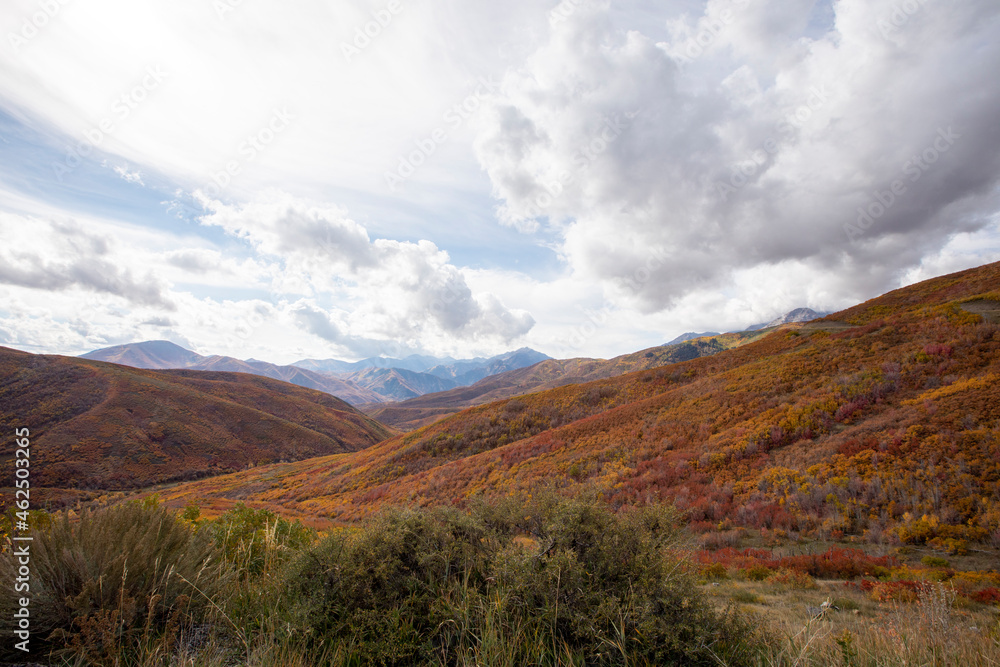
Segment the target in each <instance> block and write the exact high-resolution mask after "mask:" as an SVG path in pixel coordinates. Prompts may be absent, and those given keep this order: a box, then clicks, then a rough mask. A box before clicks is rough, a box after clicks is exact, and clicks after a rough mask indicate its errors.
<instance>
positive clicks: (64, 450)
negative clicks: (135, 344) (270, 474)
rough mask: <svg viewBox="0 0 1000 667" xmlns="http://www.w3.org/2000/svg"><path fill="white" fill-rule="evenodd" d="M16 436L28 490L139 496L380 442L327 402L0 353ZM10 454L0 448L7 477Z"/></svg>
mask: <svg viewBox="0 0 1000 667" xmlns="http://www.w3.org/2000/svg"><path fill="white" fill-rule="evenodd" d="M24 426H26V427H28V428H29V429H30V430H31V481H32V489H33V490H37V489H40V488H42V487H48V488H49V489H71V488H72V489H126V488H136V487H144V486H148V485H150V484H154V483H160V482H165V481H168V480H177V479H195V478H198V477H204V476H206V475H214V474H219V473H225V472H232V471H234V470H242V469H245V468H247V467H248V466H254V465H260V464H263V463H270V462H275V461H295V460H299V459H303V458H307V457H312V456H318V455H322V454H332V453H336V452H349V451H356V450H359V449H363V448H365V447H369V446H371V445H372V444H374V443H376V442H378V441H380V440H382V439H384V438H385V437H387V436H388V435H390V431H389V430H388V429H386V428H385V427H384V426H382V425H381V424H379V423H378V422H376V421H374V420H372V419H370V418H368V417H366V416H364V415H363V414H361V413H359V412H358V411H357V410H355V409H354V408H352V407H351V406H349V405H348V404H347V403H345V402H343V401H341V400H339V399H337V398H335V397H333V396H329V395H327V394H325V393H321V392H318V391H314V390H311V389H305V388H302V387H297V386H295V385H291V384H286V383H283V382H279V381H276V380H271V379H268V378H264V377H259V376H254V375H244V374H237V373H222V372H205V371H189V370H175V371H151V370H140V369H133V368H128V367H126V366H119V365H115V364H108V363H103V362H99V361H91V360H85V359H79V358H73V357H61V356H49V355H33V354H28V353H26V352H20V351H17V350H11V349H7V348H0V429H2V430H3V431H4V432H5V433H13V431H14V429H15V428H16V427H24ZM13 447H14V443H13V439H12V438H5V439H4V440H3V441H2V444H0V459H2V460H3V462H4V463H5V464H6V465H9V466H10V468H9V469H11V470H13V462H12V461H11V460H10V459H11V458H12V456H13ZM49 495H50V496H53V495H58V494H57V493H50V494H49ZM8 497H9V496H8ZM33 497H34V496H33Z"/></svg>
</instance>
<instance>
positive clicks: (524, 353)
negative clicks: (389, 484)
mask: <svg viewBox="0 0 1000 667" xmlns="http://www.w3.org/2000/svg"><path fill="white" fill-rule="evenodd" d="M81 358H83V359H91V360H95V361H105V362H109V363H115V364H122V365H124V366H131V367H133V368H144V369H153V370H157V369H158V370H163V369H187V370H203V371H229V372H237V373H250V374H253V375H262V376H264V377H269V378H273V379H276V380H282V381H284V382H290V383H291V384H295V385H298V386H300V387H308V388H310V389H316V390H319V391H322V392H325V393H327V394H332V395H334V396H337V397H339V398H341V399H343V400H345V401H347V402H348V403H351V404H352V405H360V404H374V403H382V402H385V401H402V400H406V399H408V398H413V397H416V396H420V395H422V394H426V393H429V392H437V391H444V390H447V389H452V388H454V387H459V386H464V385H468V384H472V383H473V382H476V381H477V380H480V379H482V378H484V377H487V376H489V375H493V374H496V373H502V372H504V371H507V370H511V369H515V368H521V367H523V366H529V365H531V364H535V363H537V362H539V361H542V360H544V359H548V358H549V357H548V356H547V355H544V354H542V353H541V352H536V351H535V350H532V349H529V348H522V349H520V350H515V351H513V352H507V353H504V354H500V355H497V356H494V357H489V358H485V357H483V358H476V359H461V360H456V359H452V358H450V357H445V358H437V357H429V356H420V355H412V356H409V357H406V358H405V359H391V358H383V357H374V358H370V359H363V360H361V361H357V362H346V361H340V360H337V359H303V360H301V361H298V362H296V363H294V364H291V365H287V366H280V365H277V364H272V363H269V362H266V361H258V360H256V359H247V360H241V359H237V358H235V357H227V356H221V355H211V356H204V355H201V354H198V353H196V352H192V351H191V350H188V349H185V348H183V347H181V346H180V345H176V344H175V343H171V342H169V341H165V340H155V341H145V342H141V343H130V344H126V345H116V346H114V347H106V348H102V349H99V350H94V351H92V352H88V353H87V354H84V355H81Z"/></svg>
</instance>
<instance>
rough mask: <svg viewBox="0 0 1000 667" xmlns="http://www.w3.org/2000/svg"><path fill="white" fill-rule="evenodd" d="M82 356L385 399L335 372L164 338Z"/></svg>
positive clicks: (347, 397) (352, 398)
mask: <svg viewBox="0 0 1000 667" xmlns="http://www.w3.org/2000/svg"><path fill="white" fill-rule="evenodd" d="M80 358H81V359H92V360H95V361H107V362H110V363H114V364H122V365H124V366H131V367H133V368H145V369H153V370H167V369H189V370H198V371H226V372H230V373H250V374H252V375H262V376H264V377H269V378H273V379H275V380H281V381H282V382H290V383H291V384H296V385H298V386H300V387H306V388H308V389H315V390H317V391H322V392H324V393H326V394H331V395H333V396H336V397H337V398H339V399H342V400H344V401H347V402H348V403H351V404H353V405H358V404H360V403H371V402H379V401H382V400H385V399H384V398H383V397H382V396H381V395H379V394H377V393H375V392H373V391H371V390H369V389H365V388H364V387H359V386H358V385H356V384H354V383H353V382H350V381H349V380H344V379H341V378H338V377H335V376H332V375H326V374H323V373H317V372H314V371H310V370H306V369H304V368H299V367H298V366H279V365H277V364H272V363H268V362H266V361H256V360H253V359H250V360H247V361H243V360H241V359H236V358H235V357H226V356H222V355H218V354H215V355H211V356H204V355H201V354H197V353H196V352H192V351H191V350H187V349H185V348H183V347H181V346H179V345H175V344H174V343H171V342H169V341H165V340H151V341H145V342H142V343H130V344H128V345H116V346H114V347H106V348H103V349H100V350H94V351H93V352H88V353H87V354H84V355H81V356H80Z"/></svg>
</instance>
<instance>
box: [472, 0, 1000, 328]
mask: <svg viewBox="0 0 1000 667" xmlns="http://www.w3.org/2000/svg"><path fill="white" fill-rule="evenodd" d="M811 6H812V3H811V2H801V3H792V5H791V6H786V5H781V6H780V7H779V6H777V5H775V4H774V3H770V4H767V3H752V4H750V5H748V4H747V3H745V2H729V3H724V2H714V0H713V2H710V3H709V4H708V6H707V8H706V10H705V15H703V16H701V17H688V18H682V19H678V20H676V21H673V22H672V23H671V24H670V25H669V26H668V27H669V28H670V32H671V34H672V35H673V39H674V40H675V43H667V42H662V43H656V42H655V41H654V40H653V39H652V38H650V37H648V36H646V35H645V34H644V33H643V32H641V31H638V30H634V31H622V30H620V29H618V28H617V27H615V25H614V24H613V23H612V21H611V20H610V18H609V12H608V9H607V6H606V5H604V4H599V3H594V4H589V5H585V6H584V7H581V8H580V9H579V10H577V11H576V12H574V13H573V14H572V15H571V16H570V17H569V18H568V19H566V20H564V21H560V22H556V23H553V25H552V28H551V34H550V36H549V39H548V41H547V42H546V43H544V44H543V45H542V46H541V47H540V48H539V49H538V50H537V51H536V52H535V53H534V54H533V55H532V56H531V57H529V58H528V59H527V61H526V62H525V64H524V65H523V67H521V68H519V69H517V70H516V71H512V72H510V73H509V74H508V75H507V76H506V77H505V79H504V81H503V86H502V93H501V94H500V95H498V96H495V97H494V98H493V99H492V102H491V108H490V112H489V113H488V114H487V115H485V116H484V117H483V118H484V123H483V126H482V128H481V130H480V134H479V138H478V140H477V154H478V156H479V160H480V162H481V163H482V165H483V167H484V168H485V169H486V170H487V172H488V173H489V175H490V177H491V181H492V184H493V188H494V194H495V196H497V197H498V198H499V199H500V201H501V207H500V215H501V218H502V219H503V220H505V221H507V222H508V223H510V224H514V225H516V226H518V227H519V228H521V229H524V230H526V231H531V230H532V229H534V228H535V226H536V225H538V224H540V223H543V222H544V223H546V224H548V225H549V226H551V227H552V228H553V229H555V230H557V231H558V232H559V233H560V234H561V236H562V239H563V244H562V250H563V252H564V253H565V256H566V257H567V259H568V261H569V263H570V265H571V268H572V270H573V271H574V273H576V274H580V275H584V276H588V277H591V278H593V279H595V280H599V281H601V282H602V283H603V284H604V285H605V290H606V292H607V293H611V294H614V293H617V294H618V295H619V296H618V298H624V299H626V300H628V301H629V303H631V304H632V305H634V306H635V307H637V308H639V309H640V310H641V311H643V312H646V313H656V312H662V311H663V310H664V309H670V308H671V307H674V306H676V305H677V304H678V303H680V301H681V300H682V299H683V298H684V297H685V295H689V294H693V293H697V292H700V291H703V290H706V289H709V290H720V289H723V288H724V287H725V286H727V285H731V284H732V281H733V279H734V275H735V274H734V272H736V273H739V272H741V271H748V270H751V271H752V270H758V272H759V273H767V274H770V275H774V276H775V278H776V279H778V280H779V281H780V280H781V279H782V277H781V276H782V271H781V269H782V267H783V266H785V265H786V264H787V263H789V262H792V263H795V264H802V265H803V266H805V267H806V268H807V270H806V271H805V272H803V274H802V279H803V280H806V281H808V282H809V283H811V284H812V285H813V286H814V288H813V289H814V291H821V290H820V285H822V284H824V283H826V284H832V285H837V287H838V291H835V292H834V293H832V294H830V295H829V297H830V299H831V301H842V300H843V299H844V298H845V297H853V298H863V297H865V296H870V295H871V294H872V293H873V291H881V290H884V289H888V288H891V287H894V286H895V285H896V284H897V282H898V280H899V276H900V275H901V274H902V273H903V272H904V271H905V270H907V269H908V268H910V267H913V266H915V265H917V264H919V263H920V261H921V258H922V257H924V256H925V255H927V254H928V253H933V252H935V251H936V249H938V248H940V247H941V246H942V245H943V244H944V243H946V242H947V240H948V239H949V238H950V237H951V236H952V235H954V234H959V233H964V232H970V231H974V230H976V229H981V228H983V227H984V226H985V225H986V224H987V222H988V220H989V216H990V215H991V214H992V213H993V212H994V211H996V210H997V204H998V197H997V182H998V174H1000V135H998V134H997V133H996V132H995V117H996V110H997V108H1000V91H998V90H997V88H996V86H995V72H996V71H997V69H998V68H1000V47H998V42H997V41H996V40H995V35H996V33H997V28H998V16H1000V7H998V6H996V5H995V4H991V3H967V4H963V5H961V6H955V7H949V8H945V7H943V6H938V5H935V4H933V3H926V4H924V5H922V6H921V9H920V11H918V12H916V13H915V14H913V15H912V16H909V17H908V19H907V22H906V24H905V25H904V26H902V27H901V28H899V29H896V30H893V31H891V34H890V35H889V36H888V37H883V35H882V34H881V32H880V28H879V21H880V20H882V19H883V18H884V17H888V16H890V15H891V13H892V12H893V11H894V10H893V7H894V4H893V3H892V2H890V1H888V0H881V1H879V2H867V1H865V2H862V0H841V1H840V2H838V3H836V4H835V5H834V8H835V10H836V23H835V25H834V26H833V30H831V31H829V32H827V33H825V34H823V35H821V36H818V37H815V38H809V37H805V36H803V35H802V32H803V30H804V26H805V24H806V22H807V19H808V18H809V15H810V8H811ZM726 7H728V8H729V10H730V12H731V15H730V19H731V20H730V21H729V23H727V24H725V25H722V26H721V28H720V29H719V30H718V31H717V34H715V35H714V36H713V37H712V38H711V39H703V40H702V41H703V42H705V43H707V46H706V47H705V48H704V50H703V52H702V53H700V54H698V57H697V58H688V59H686V60H682V59H681V57H680V55H681V53H682V51H683V47H684V46H685V44H687V43H688V41H687V40H690V39H697V36H698V34H699V32H701V31H704V30H705V25H706V24H705V23H704V21H705V19H706V17H709V18H711V17H715V16H718V15H719V13H720V12H721V11H723V9H724V8H726ZM699 21H700V22H699ZM991 36H992V37H994V39H991ZM631 110H638V111H639V114H638V115H637V116H636V117H635V118H634V119H632V120H631V122H627V121H625V120H623V119H624V118H625V116H624V114H625V112H627V111H631ZM620 126H621V131H620V132H619V131H618V129H619V127H620ZM610 128H614V129H613V130H612V129H610ZM588 148H589V149H590V150H589V152H588ZM924 155H926V156H928V157H927V158H924V159H925V160H926V162H924V163H918V162H916V161H911V160H913V156H917V157H918V158H922V157H923V156H924ZM931 159H933V160H934V163H933V164H931V162H930V161H931ZM741 169H742V170H743V171H742V173H741V171H740V170H741ZM734 174H735V177H734ZM894 181H899V182H900V185H901V186H902V188H901V189H903V190H904V191H903V192H902V194H897V195H892V194H891V192H890V189H891V187H892V184H893V182H894ZM880 197H881V198H883V201H884V202H886V203H888V202H889V200H890V197H891V198H892V199H893V201H892V202H891V204H888V205H887V207H886V208H885V210H883V211H882V213H881V214H879V215H874V216H872V217H873V218H874V220H873V222H872V223H871V224H869V225H868V227H867V228H863V229H861V230H860V231H861V232H862V233H860V234H857V233H854V232H853V231H852V230H851V228H847V227H846V226H847V225H849V224H852V225H856V224H857V219H858V217H859V213H858V211H857V209H858V207H859V206H863V207H866V208H867V207H871V206H872V205H873V204H875V203H877V202H878V199H879V198H880ZM873 210H874V211H875V212H878V211H879V207H878V206H874V208H873ZM862 221H863V222H867V221H866V219H862ZM852 237H853V238H852ZM650 257H658V258H659V260H660V261H659V262H658V264H659V266H658V267H656V268H655V269H653V270H652V272H651V273H652V276H651V279H650V280H648V281H645V282H644V283H642V284H641V285H639V288H638V289H637V290H636V291H635V295H634V297H631V296H628V295H627V294H625V293H622V292H621V290H620V289H619V287H620V285H621V284H622V282H623V281H628V280H629V278H630V276H631V275H632V274H634V272H635V271H636V270H638V269H639V268H640V267H643V266H648V265H649V261H650ZM787 278H788V277H787V275H786V276H784V280H786V281H787ZM774 284H775V283H770V285H772V286H773V285H774Z"/></svg>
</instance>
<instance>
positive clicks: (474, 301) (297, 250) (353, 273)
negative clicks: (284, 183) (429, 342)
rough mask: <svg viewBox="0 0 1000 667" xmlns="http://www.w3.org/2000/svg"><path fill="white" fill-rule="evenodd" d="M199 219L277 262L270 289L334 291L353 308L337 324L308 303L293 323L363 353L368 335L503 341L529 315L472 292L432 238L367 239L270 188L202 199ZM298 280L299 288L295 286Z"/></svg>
mask: <svg viewBox="0 0 1000 667" xmlns="http://www.w3.org/2000/svg"><path fill="white" fill-rule="evenodd" d="M205 205H206V206H207V207H208V208H209V209H210V210H211V213H210V214H209V215H206V216H205V217H203V218H202V220H201V221H202V224H204V225H207V226H215V227H221V228H222V229H224V230H225V231H226V232H228V233H229V234H231V235H233V236H236V237H239V238H241V239H244V240H246V242H247V243H249V244H250V245H251V246H252V247H253V248H254V250H255V251H256V252H257V253H258V254H259V255H260V256H261V257H267V258H270V259H271V260H272V261H277V262H280V263H281V265H282V271H281V278H280V281H277V282H276V283H275V284H274V285H272V288H274V289H279V290H280V289H286V290H288V291H289V293H292V292H293V291H295V290H298V293H305V294H306V295H308V296H319V295H324V294H325V295H329V294H340V295H342V296H345V297H346V298H347V299H349V300H350V302H351V304H352V307H351V309H350V312H349V313H345V314H344V316H343V323H342V324H337V323H335V322H334V321H333V320H331V318H330V313H329V312H328V311H326V310H322V309H319V308H318V307H316V306H315V305H300V306H299V307H297V308H296V309H295V318H294V319H295V321H296V323H297V324H298V325H299V326H301V327H303V328H304V329H305V330H307V331H309V332H310V333H313V334H315V335H317V336H319V337H320V338H323V339H324V340H328V341H331V342H336V343H340V344H343V345H345V346H346V347H348V348H350V349H352V350H357V349H361V348H364V349H369V348H371V347H372V345H374V343H373V340H378V339H382V340H401V341H407V343H408V344H412V345H413V346H415V347H419V346H420V344H421V342H422V341H423V340H424V338H425V336H426V335H432V336H433V335H436V334H443V335H446V336H449V337H452V338H454V339H456V340H459V341H462V340H464V341H476V340H495V341H503V342H510V341H512V340H514V339H516V338H518V337H520V336H522V335H524V334H525V333H527V332H528V331H529V330H530V329H531V327H532V326H533V324H534V320H533V318H532V317H531V316H530V315H529V314H527V313H526V312H523V311H516V310H510V309H508V308H507V307H505V306H504V305H503V304H502V303H501V302H500V300H499V299H498V298H497V297H496V296H495V295H493V294H490V293H488V292H484V293H479V294H473V292H472V290H470V289H469V286H468V285H467V284H466V281H465V278H464V276H463V274H462V272H461V271H460V270H459V269H458V268H457V267H456V266H454V265H453V264H451V263H450V261H449V257H448V253H447V252H445V251H443V250H441V249H439V248H438V247H437V246H436V245H435V244H434V243H431V242H430V241H418V242H415V243H414V242H408V241H396V240H392V239H375V240H372V239H370V237H369V235H368V232H367V230H366V229H365V228H364V227H363V226H362V225H360V224H358V223H357V222H355V221H354V220H351V219H350V218H348V217H347V212H346V211H344V210H343V209H341V208H338V207H333V206H328V205H322V204H316V203H311V202H307V201H305V200H302V199H300V198H296V197H293V196H291V195H288V194H287V193H284V192H281V191H277V190H271V191H268V192H266V193H263V194H262V195H261V196H259V197H258V198H256V199H254V200H253V201H251V202H249V203H247V204H243V205H227V204H223V203H221V202H216V201H210V200H205ZM296 286H297V287H296Z"/></svg>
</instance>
